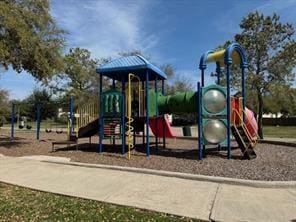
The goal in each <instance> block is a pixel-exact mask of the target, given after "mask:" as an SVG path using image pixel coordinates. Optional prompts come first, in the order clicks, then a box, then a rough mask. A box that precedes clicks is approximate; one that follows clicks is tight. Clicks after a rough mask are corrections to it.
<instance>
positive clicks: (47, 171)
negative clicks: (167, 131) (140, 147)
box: [0, 157, 296, 221]
mask: <svg viewBox="0 0 296 222" xmlns="http://www.w3.org/2000/svg"><path fill="white" fill-rule="evenodd" d="M0 181H2V182H6V183H11V184H15V185H19V186H25V187H29V188H33V189H38V190H42V191H48V192H53V193H58V194H65V195H70V196H77V197H82V198H88V199H93V200H98V201H104V202H109V203H114V204H120V205H127V206H133V207H138V208H143V209H148V210H155V211H160V212H166V213H170V214H175V215H180V216H187V217H194V218H199V219H203V220H214V221H293V220H296V189H272V188H269V189H268V188H252V187H246V186H235V185H226V184H218V183H213V182H202V181H196V180H186V179H180V178H174V177H162V176H157V175H147V174H139V173H132V172H124V171H117V170H109V169H100V168H91V167H80V166H72V165H64V164H54V163H49V162H42V161H38V160H36V159H35V160H33V159H28V158H13V157H0Z"/></svg>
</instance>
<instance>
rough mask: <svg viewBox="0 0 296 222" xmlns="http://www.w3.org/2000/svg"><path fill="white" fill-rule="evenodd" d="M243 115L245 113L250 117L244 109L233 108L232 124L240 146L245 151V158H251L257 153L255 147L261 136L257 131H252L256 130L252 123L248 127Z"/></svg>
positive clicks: (233, 132)
mask: <svg viewBox="0 0 296 222" xmlns="http://www.w3.org/2000/svg"><path fill="white" fill-rule="evenodd" d="M243 115H245V118H248V117H247V115H246V112H245V111H244V110H242V109H238V110H237V109H234V110H233V112H232V118H233V121H232V126H231V131H232V135H233V136H234V138H235V140H236V142H237V144H238V146H239V147H240V149H241V151H242V153H243V158H244V159H249V160H250V159H255V158H256V157H257V155H256V153H255V150H254V149H255V147H256V145H257V143H258V138H259V137H258V135H257V133H251V132H256V130H254V127H253V126H252V125H249V127H247V125H246V124H245V121H244V120H243ZM248 121H250V120H248ZM250 126H251V128H250ZM250 130H251V131H250Z"/></svg>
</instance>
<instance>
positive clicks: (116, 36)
mask: <svg viewBox="0 0 296 222" xmlns="http://www.w3.org/2000/svg"><path fill="white" fill-rule="evenodd" d="M53 3H54V4H53V7H52V14H53V16H54V17H55V18H56V20H57V21H58V23H59V24H60V25H61V26H62V28H64V29H66V30H68V31H69V39H68V41H69V43H70V44H69V47H75V46H79V47H85V48H87V49H89V50H91V51H92V54H93V56H95V57H101V56H103V57H104V56H112V55H116V54H117V53H118V52H120V51H127V50H132V49H142V50H144V51H147V50H149V49H150V48H152V47H154V46H155V45H156V44H157V43H158V37H157V36H156V35H154V34H153V33H151V32H149V30H147V29H146V28H145V21H146V19H151V17H149V9H150V8H151V7H153V4H155V1H131V0H125V1H120V0H117V1H104V0H100V1H65V2H64V3H62V2H61V1H54V2H53ZM152 19H153V18H152Z"/></svg>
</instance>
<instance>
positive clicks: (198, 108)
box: [197, 82, 203, 160]
mask: <svg viewBox="0 0 296 222" xmlns="http://www.w3.org/2000/svg"><path fill="white" fill-rule="evenodd" d="M201 106H202V104H201V87H200V82H198V83H197V130H198V159H199V160H202V157H203V154H202V152H203V149H202V148H203V146H202V113H201Z"/></svg>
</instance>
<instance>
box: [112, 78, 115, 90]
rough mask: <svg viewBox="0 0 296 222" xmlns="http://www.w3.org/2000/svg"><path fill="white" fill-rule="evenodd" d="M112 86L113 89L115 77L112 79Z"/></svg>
mask: <svg viewBox="0 0 296 222" xmlns="http://www.w3.org/2000/svg"><path fill="white" fill-rule="evenodd" d="M112 88H113V89H115V79H112Z"/></svg>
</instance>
